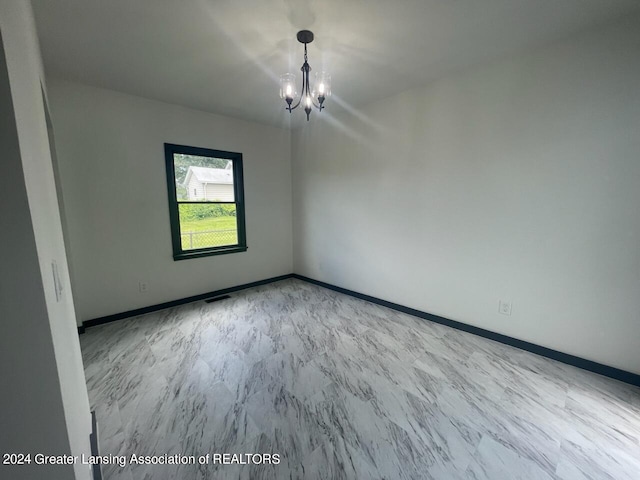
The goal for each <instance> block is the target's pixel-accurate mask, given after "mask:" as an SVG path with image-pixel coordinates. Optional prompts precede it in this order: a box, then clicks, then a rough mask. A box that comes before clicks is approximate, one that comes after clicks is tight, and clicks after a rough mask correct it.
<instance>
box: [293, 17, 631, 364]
mask: <svg viewBox="0 0 640 480" xmlns="http://www.w3.org/2000/svg"><path fill="white" fill-rule="evenodd" d="M336 91H337V90H336ZM330 112H331V109H330V107H329V106H328V107H327V110H326V111H325V112H323V113H322V114H321V115H315V116H314V118H313V121H312V122H309V123H308V124H306V125H305V127H303V128H302V129H300V130H297V131H295V132H294V133H293V138H292V161H293V185H294V192H293V195H294V201H293V204H294V245H295V248H294V270H295V271H296V272H297V273H300V274H302V275H306V276H309V277H312V278H315V279H318V280H322V281H326V282H329V283H332V284H335V285H339V286H342V287H345V288H349V289H352V290H355V291H358V292H362V293H366V294H369V295H373V296H376V297H379V298H382V299H386V300H389V301H393V302H397V303H400V304H403V305H406V306H410V307H413V308H417V309H420V310H423V311H427V312H430V313H433V314H437V315H441V316H444V317H447V318H450V319H453V320H457V321H461V322H464V323H467V324H470V325H476V326H478V327H482V328H485V329H488V330H492V331H494V332H499V333H502V334H506V335H510V336H512V337H516V338H519V339H523V340H526V341H529V342H533V343H536V344H539V345H543V346H546V347H550V348H553V349H557V350H560V351H563V352H566V353H569V354H574V355H578V356H580V357H584V358H587V359H591V360H594V361H597V362H601V363H604V364H607V365H611V366H614V367H618V368H622V369H625V370H629V371H632V372H635V373H640V349H639V348H638V341H639V340H640V295H639V292H640V248H639V246H640V215H638V208H639V206H640V188H639V185H640V160H639V158H640V157H639V154H640V135H639V132H640V18H638V17H634V18H628V19H627V20H624V21H621V22H619V23H616V24H612V25H609V26H608V27H606V28H601V29H598V30H593V31H590V32H585V33H583V34H582V35H580V36H578V37H574V38H573V39H570V40H567V41H565V42H563V43H559V44H556V45H552V46H549V47H548V48H545V49H543V50H540V51H537V52H534V53H531V54H528V55H524V56H520V57H516V58H512V59H505V60H503V61H501V62H498V63H495V64H492V65H487V66H484V67H482V68H476V69H474V70H472V71H466V72H461V73H458V74H456V75H452V76H450V77H448V78H444V79H442V80H440V81H437V82H434V83H431V84H429V85H427V86H425V87H423V88H418V89H415V90H411V91H408V92H404V93H401V94H398V95H396V96H394V97H392V98H388V99H385V100H381V101H379V102H377V103H375V104H373V105H370V106H368V107H366V108H364V109H362V110H361V111H359V112H356V113H355V114H345V115H339V116H337V117H336V118H333V120H332V121H326V120H327V118H325V115H330ZM323 119H324V120H325V121H322V120H323ZM305 123H306V122H305ZM499 299H507V300H511V301H512V302H513V313H512V315H511V316H510V317H509V316H503V315H499V314H498V312H497V310H498V300H499Z"/></svg>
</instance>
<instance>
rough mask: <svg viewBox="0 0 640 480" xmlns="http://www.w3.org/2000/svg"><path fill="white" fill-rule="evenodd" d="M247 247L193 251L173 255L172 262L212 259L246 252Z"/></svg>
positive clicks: (236, 246)
mask: <svg viewBox="0 0 640 480" xmlns="http://www.w3.org/2000/svg"><path fill="white" fill-rule="evenodd" d="M246 251H247V247H245V246H238V245H234V246H232V247H227V248H216V249H215V250H193V251H191V252H181V253H174V254H173V259H174V260H176V261H177V260H188V259H190V258H200V257H212V256H214V255H226V254H228V253H238V252H246Z"/></svg>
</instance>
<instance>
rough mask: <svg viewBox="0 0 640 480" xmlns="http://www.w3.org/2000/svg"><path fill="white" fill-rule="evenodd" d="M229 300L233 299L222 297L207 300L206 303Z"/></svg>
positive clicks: (227, 296)
mask: <svg viewBox="0 0 640 480" xmlns="http://www.w3.org/2000/svg"><path fill="white" fill-rule="evenodd" d="M227 298H231V297H230V296H229V295H222V296H220V297H213V298H207V299H206V300H205V303H213V302H219V301H220V300H226V299H227Z"/></svg>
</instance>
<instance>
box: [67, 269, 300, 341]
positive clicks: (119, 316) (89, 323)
mask: <svg viewBox="0 0 640 480" xmlns="http://www.w3.org/2000/svg"><path fill="white" fill-rule="evenodd" d="M292 276H293V274H292V273H288V274H286V275H280V276H278V277H271V278H266V279H264V280H258V281H257V282H251V283H245V284H243V285H236V286H235V287H229V288H223V289H221V290H214V291H213V292H208V293H202V294H200V295H194V296H192V297H186V298H180V299H178V300H172V301H170V302H164V303H159V304H157V305H150V306H148V307H143V308H136V309H135V310H128V311H126V312H121V313H115V314H113V315H107V316H104V317H99V318H94V319H91V320H85V321H84V322H82V325H81V326H79V327H78V333H79V334H81V333H84V332H85V330H86V329H87V328H89V327H95V326H97V325H102V324H104V323H110V322H115V321H117V320H123V319H125V318H129V317H137V316H138V315H144V314H146V313H151V312H157V311H158V310H164V309H165V308H171V307H177V306H178V305H184V304H185V303H192V302H199V301H201V300H206V299H209V298H211V297H218V296H221V295H226V294H228V293H233V292H237V291H239V290H245V289H247V288H251V287H259V286H260V285H266V284H268V283H273V282H278V281H280V280H286V279H287V278H291V277H292Z"/></svg>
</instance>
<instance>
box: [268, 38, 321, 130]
mask: <svg viewBox="0 0 640 480" xmlns="http://www.w3.org/2000/svg"><path fill="white" fill-rule="evenodd" d="M297 38H298V41H299V42H300V43H303V44H304V63H303V64H302V68H300V70H301V71H302V88H301V89H300V97H299V98H298V91H297V90H296V76H295V75H294V74H293V73H285V74H284V75H281V76H280V98H284V100H285V101H286V102H287V106H286V107H284V108H285V109H287V110H289V112H292V111H293V110H295V109H296V108H298V107H299V106H300V104H302V106H303V108H304V111H305V113H306V114H307V121H309V114H310V113H311V110H312V107H315V108H317V109H318V111H320V112H321V111H322V109H323V108H324V101H325V100H326V99H327V97H329V96H331V75H329V74H327V73H326V72H318V73H316V77H315V82H314V84H313V89H311V88H310V87H309V74H310V72H311V67H310V66H309V62H308V61H307V44H308V43H311V42H313V32H310V31H309V30H300V31H299V32H298V35H297ZM296 99H297V102H296V103H295V105H294V104H293V103H294V101H295V100H296Z"/></svg>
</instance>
